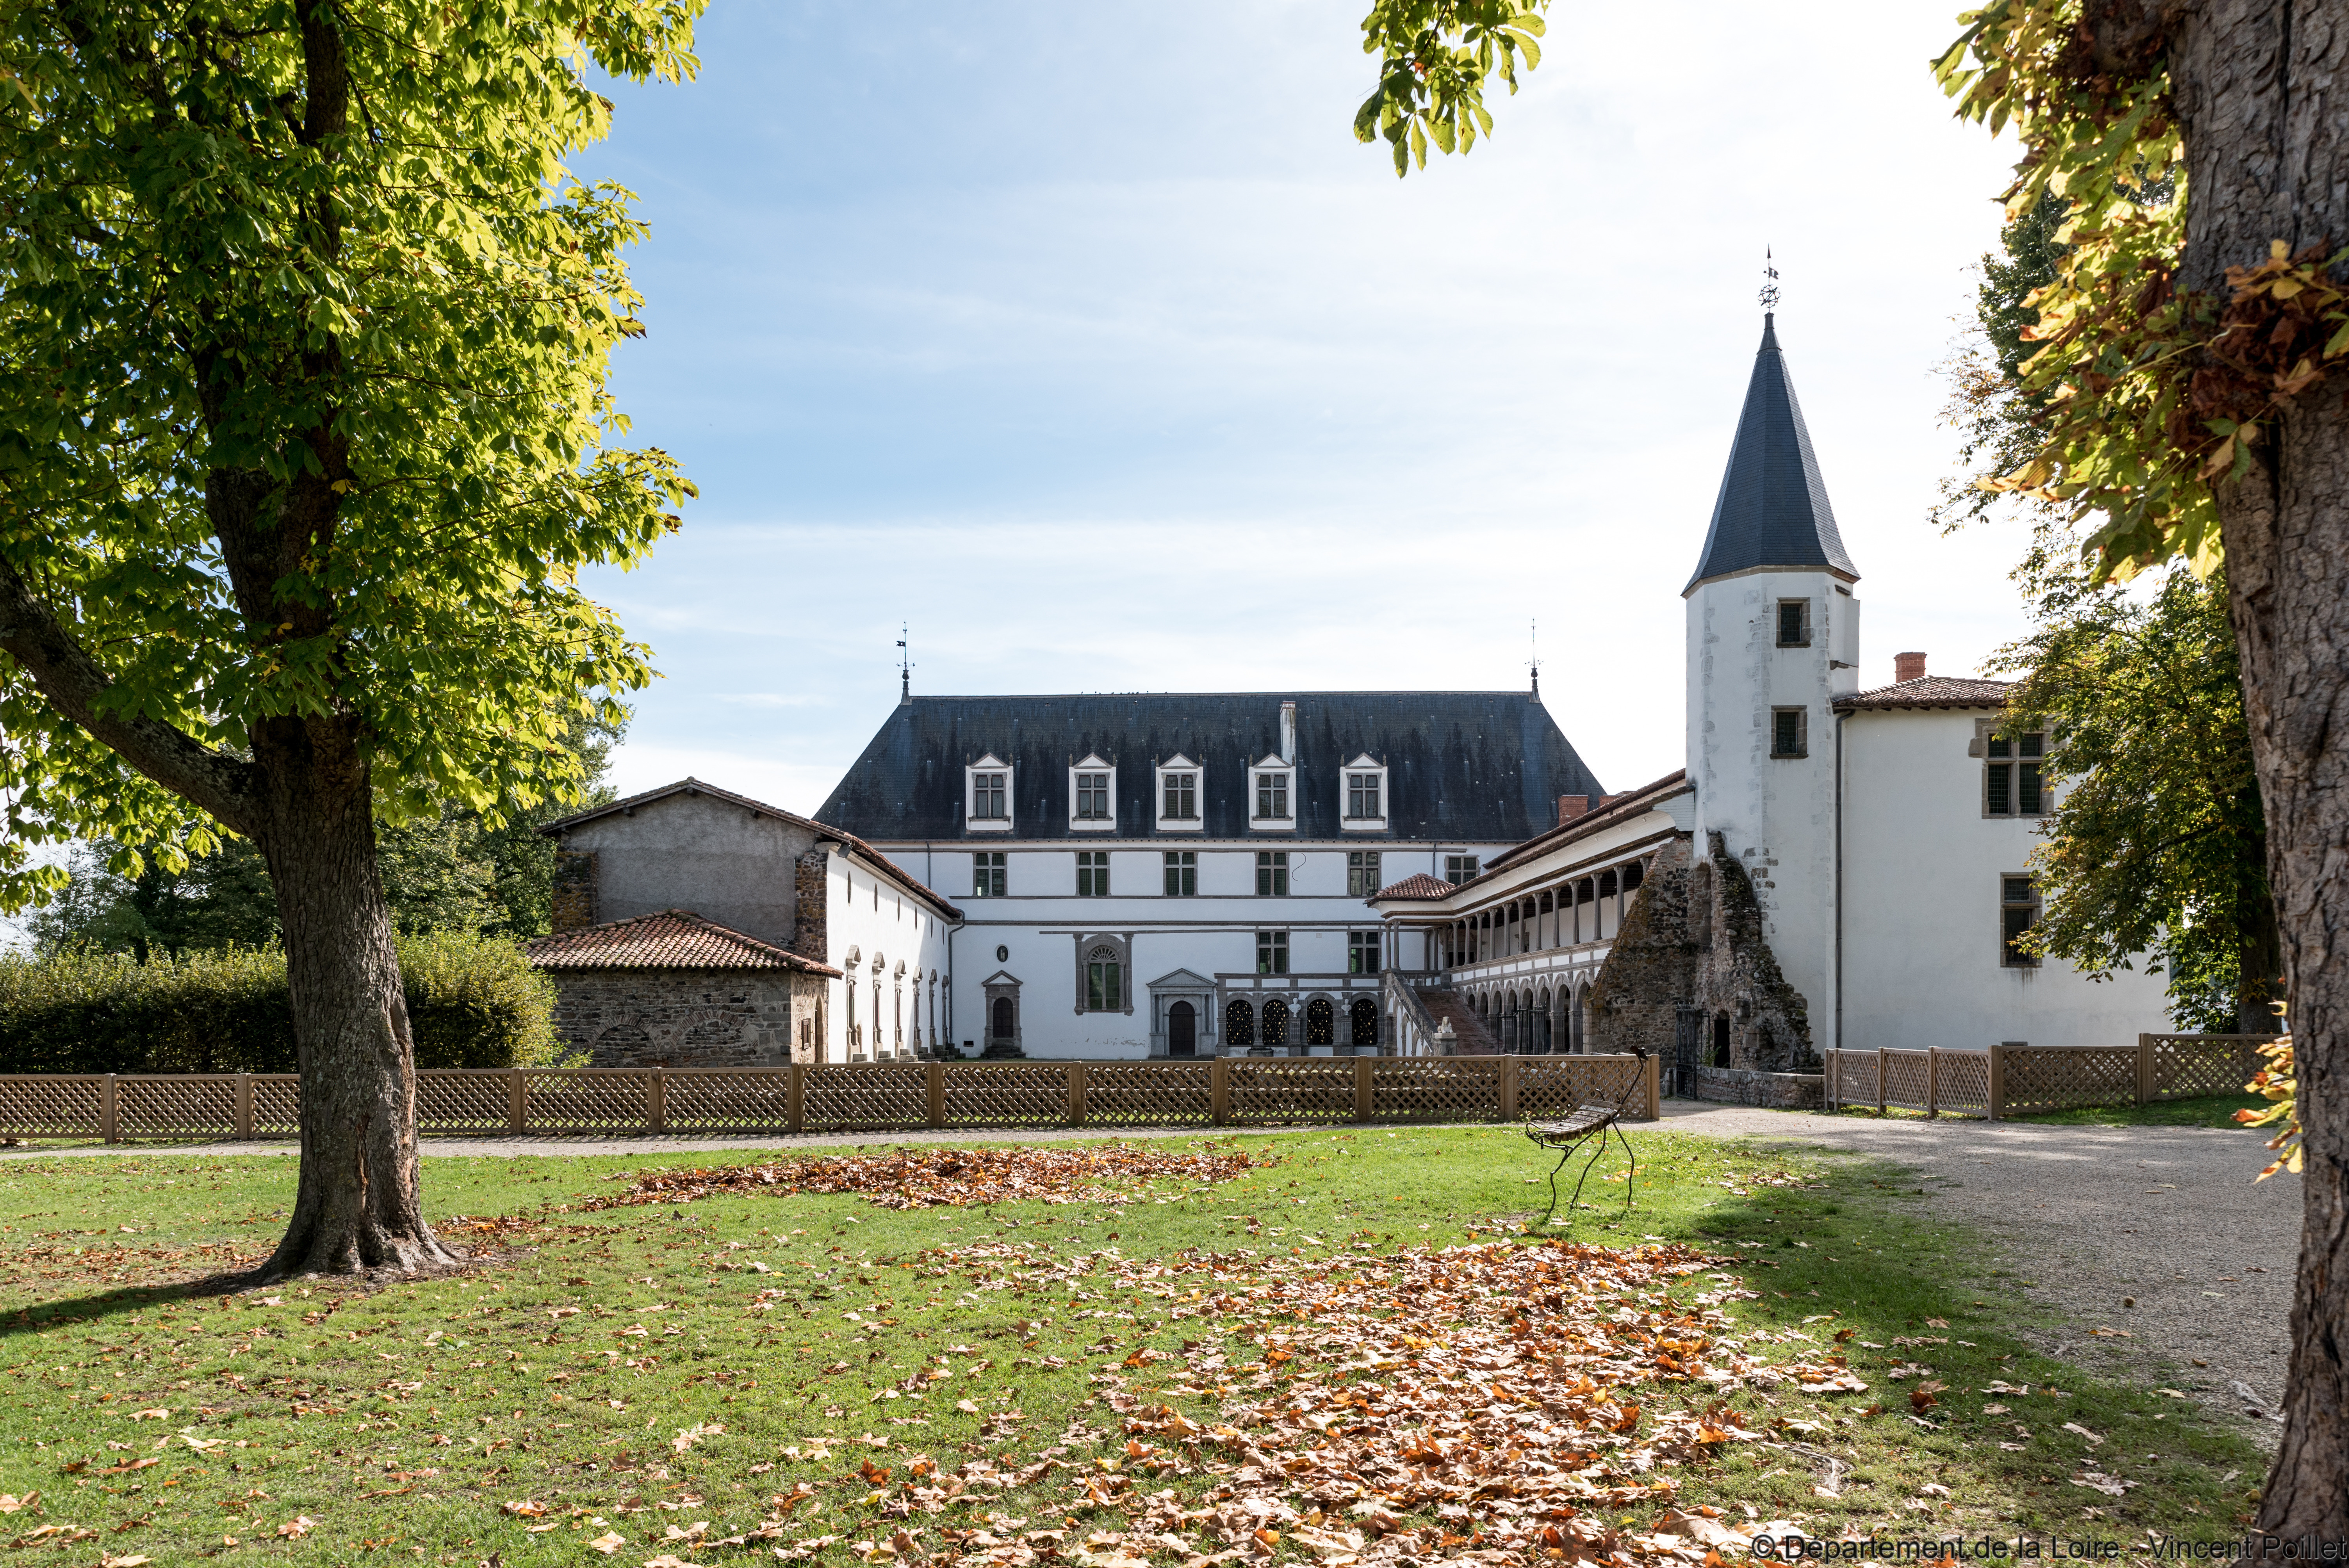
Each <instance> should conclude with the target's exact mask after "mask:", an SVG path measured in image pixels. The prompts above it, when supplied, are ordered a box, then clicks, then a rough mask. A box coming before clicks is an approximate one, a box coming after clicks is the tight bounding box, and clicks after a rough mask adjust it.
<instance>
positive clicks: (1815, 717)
mask: <svg viewBox="0 0 2349 1568" xmlns="http://www.w3.org/2000/svg"><path fill="white" fill-rule="evenodd" d="M1858 580H1859V573H1858V571H1857V569H1856V568H1855V567H1854V566H1853V565H1852V562H1851V557H1850V555H1849V554H1848V553H1847V552H1846V551H1845V550H1844V546H1843V539H1842V536H1841V535H1840V534H1839V533H1837V531H1836V521H1835V513H1834V511H1832V510H1831V509H1830V508H1829V507H1828V505H1827V492H1826V484H1825V482H1824V481H1823V480H1821V479H1820V477H1819V464H1818V459H1817V457H1816V455H1815V454H1814V453H1813V452H1812V450H1811V437H1810V432H1809V431H1808V430H1807V429H1806V428H1805V427H1804V424H1803V411H1802V407H1801V406H1800V405H1799V404H1797V403H1796V402H1795V387H1794V383H1793V382H1792V381H1791V380H1790V379H1789V378H1788V377H1787V375H1786V361H1785V355H1784V354H1783V353H1781V352H1780V350H1779V347H1778V333H1777V325H1776V317H1775V315H1765V316H1764V317H1763V325H1762V346H1761V349H1760V351H1759V352H1758V353H1757V354H1756V355H1755V356H1754V375H1753V377H1752V379H1751V380H1749V381H1748V382H1747V383H1746V387H1745V407H1744V411H1743V412H1742V413H1741V414H1740V415H1739V416H1738V420H1737V437H1736V440H1735V441H1734V443H1733V445H1732V446H1731V447H1730V449H1729V467H1728V470H1727V471H1726V472H1725V473H1723V475H1722V480H1721V495H1720V498H1719V500H1716V501H1715V502H1714V503H1713V524H1712V527H1711V528H1709V529H1708V530H1707V531H1706V532H1705V538H1704V549H1703V552H1702V554H1701V555H1700V556H1699V557H1698V560H1697V567H1696V572H1695V574H1694V575H1693V576H1692V577H1691V578H1690V579H1689V584H1688V587H1687V588H1686V589H1684V590H1683V591H1682V597H1683V598H1684V599H1685V600H1686V601H1687V603H1688V777H1689V782H1690V783H1692V785H1694V786H1695V788H1696V810H1697V824H1696V828H1697V830H1696V842H1697V843H1698V844H1703V843H1705V842H1706V841H1707V836H1708V835H1709V834H1712V833H1718V834H1720V835H1721V838H1722V842H1723V848H1724V849H1725V851H1727V853H1728V854H1729V855H1730V856H1732V857H1733V858H1734V859H1735V860H1736V861H1738V862H1739V863H1740V864H1742V865H1744V867H1745V869H1746V872H1747V874H1748V875H1749V876H1750V878H1751V879H1752V882H1753V885H1754V893H1755V895H1756V897H1757V899H1758V900H1759V902H1760V903H1761V908H1762V918H1763V934H1764V938H1765V939H1766V940H1767V942H1768V943H1769V945H1770V948H1771V950H1772V951H1773V952H1774V953H1775V954H1776V956H1777V959H1778V963H1779V965H1780V966H1781V967H1782V968H1783V970H1784V972H1785V977H1786V979H1787V981H1788V982H1789V983H1791V984H1792V985H1794V986H1795V989H1796V990H1798V991H1800V992H1801V993H1802V994H1803V996H1804V998H1805V999H1806V1002H1807V1003H1808V1004H1809V1008H1810V1015H1811V1017H1812V1019H1813V1020H1814V1022H1815V1032H1814V1038H1815V1041H1816V1044H1817V1045H1818V1046H1820V1047H1830V1046H1833V1045H1834V1044H1835V1043H1836V1042H1835V1040H1834V1039H1833V1038H1832V1028H1833V1025H1832V1023H1831V1022H1830V1020H1831V1019H1832V1018H1833V1016H1834V1014H1833V1007H1832V999H1833V996H1834V995H1835V963H1836V952H1835V905H1836V893H1837V888H1836V796H1837V791H1836V769H1837V744H1836V743H1837V729H1836V717H1835V713H1834V710H1833V708H1832V707H1831V706H1830V704H1831V703H1832V702H1833V700H1834V699H1835V698H1836V697H1837V696H1842V695H1843V694H1845V693H1847V692H1849V691H1852V690H1855V689H1857V684H1858V683H1857V665H1858V663H1859V601H1858V600H1857V599H1856V598H1854V597H1853V596H1852V591H1851V589H1852V584H1853V583H1857V581H1858ZM1817 1026H1824V1027H1817Z"/></svg>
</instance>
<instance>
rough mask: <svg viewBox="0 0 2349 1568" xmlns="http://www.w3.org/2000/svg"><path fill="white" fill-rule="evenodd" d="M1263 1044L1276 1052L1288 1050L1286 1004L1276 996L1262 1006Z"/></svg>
mask: <svg viewBox="0 0 2349 1568" xmlns="http://www.w3.org/2000/svg"><path fill="white" fill-rule="evenodd" d="M1264 1043H1265V1044H1266V1045H1267V1046H1268V1047H1271V1048H1272V1049H1274V1050H1276V1051H1285V1050H1287V1049H1288V1003H1286V1002H1284V1001H1282V1000H1281V999H1280V998H1279V997H1278V996H1275V997H1274V998H1273V999H1272V1000H1271V1001H1269V1002H1267V1003H1266V1004H1265V1005H1264Z"/></svg>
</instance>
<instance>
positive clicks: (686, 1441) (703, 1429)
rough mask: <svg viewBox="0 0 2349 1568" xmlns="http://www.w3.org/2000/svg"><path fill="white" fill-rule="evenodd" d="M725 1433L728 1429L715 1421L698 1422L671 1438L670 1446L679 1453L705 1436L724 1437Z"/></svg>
mask: <svg viewBox="0 0 2349 1568" xmlns="http://www.w3.org/2000/svg"><path fill="white" fill-rule="evenodd" d="M725 1433H726V1429H725V1428H724V1427H723V1426H721V1425H719V1423H717V1422H715V1421H710V1422H706V1423H697V1424H695V1425H693V1426H690V1427H688V1428H686V1429H684V1430H683V1431H681V1432H679V1433H678V1435H677V1436H676V1437H674V1438H671V1439H669V1443H668V1446H669V1447H670V1448H672V1449H676V1450H677V1451H678V1453H683V1452H685V1451H686V1450H687V1449H690V1448H691V1447H693V1445H694V1444H696V1443H698V1442H699V1441H700V1440H701V1439H704V1438H717V1437H723V1436H725Z"/></svg>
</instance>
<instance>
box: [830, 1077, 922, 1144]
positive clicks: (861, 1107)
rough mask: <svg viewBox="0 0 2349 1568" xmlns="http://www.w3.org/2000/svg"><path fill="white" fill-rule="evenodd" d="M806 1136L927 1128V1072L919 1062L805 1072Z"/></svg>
mask: <svg viewBox="0 0 2349 1568" xmlns="http://www.w3.org/2000/svg"><path fill="white" fill-rule="evenodd" d="M806 1083H807V1088H806V1091H805V1092H806V1096H807V1106H806V1109H805V1111H804V1112H803V1116H804V1120H803V1122H802V1125H803V1126H804V1127H805V1128H806V1129H807V1130H808V1131H810V1132H885V1131H892V1130H899V1129H907V1128H916V1127H927V1126H928V1125H929V1124H930V1095H929V1074H928V1073H927V1072H926V1070H925V1069H924V1068H923V1065H922V1064H921V1063H919V1062H869V1063H865V1062H860V1063H854V1064H848V1063H843V1064H842V1065H840V1066H837V1067H821V1068H807V1069H806Z"/></svg>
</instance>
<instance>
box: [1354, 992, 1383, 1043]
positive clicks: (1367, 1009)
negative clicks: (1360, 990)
mask: <svg viewBox="0 0 2349 1568" xmlns="http://www.w3.org/2000/svg"><path fill="white" fill-rule="evenodd" d="M1347 1012H1348V1013H1349V1014H1350V1020H1349V1021H1350V1023H1351V1024H1352V1025H1353V1026H1354V1032H1353V1036H1352V1037H1351V1038H1350V1040H1349V1041H1348V1042H1347V1043H1348V1044H1350V1045H1351V1046H1354V1047H1358V1048H1360V1047H1375V1046H1377V1045H1378V1043H1379V1005H1378V1004H1377V1003H1376V1002H1373V1001H1371V999H1370V998H1369V997H1368V996H1357V997H1355V998H1354V1005H1353V1006H1351V1007H1350V1008H1348V1009H1347Z"/></svg>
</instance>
